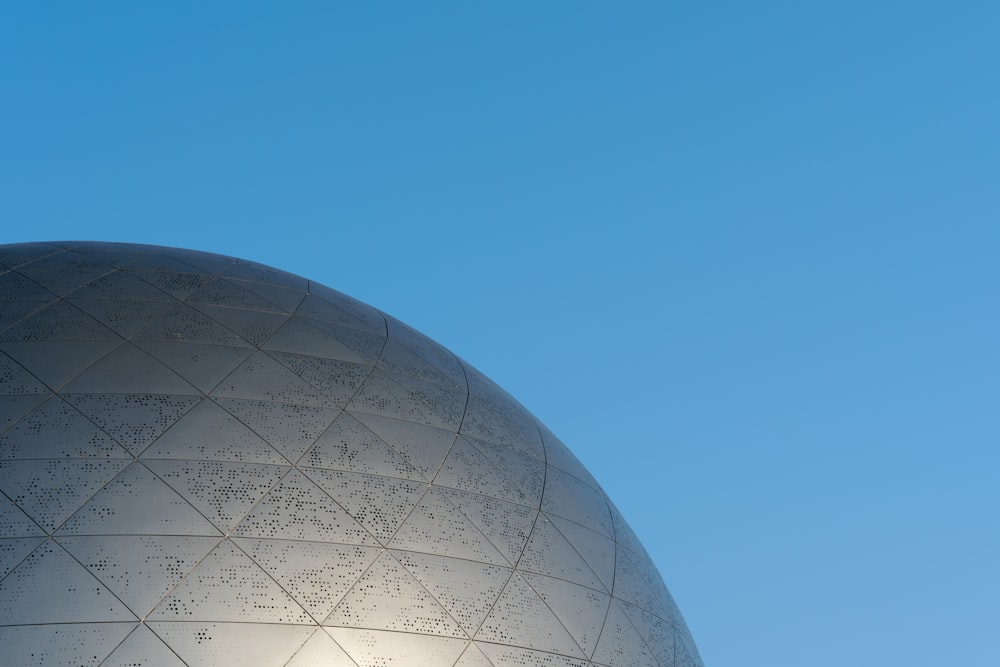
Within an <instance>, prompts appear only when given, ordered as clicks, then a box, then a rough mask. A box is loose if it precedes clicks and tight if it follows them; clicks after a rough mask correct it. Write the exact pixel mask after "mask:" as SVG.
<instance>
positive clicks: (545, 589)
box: [524, 572, 611, 656]
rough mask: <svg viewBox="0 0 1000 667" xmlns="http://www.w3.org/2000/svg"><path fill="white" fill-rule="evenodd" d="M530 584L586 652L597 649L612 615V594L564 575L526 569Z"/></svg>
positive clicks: (525, 576) (586, 653) (525, 575)
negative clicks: (533, 572) (557, 577)
mask: <svg viewBox="0 0 1000 667" xmlns="http://www.w3.org/2000/svg"><path fill="white" fill-rule="evenodd" d="M524 578H525V579H526V580H527V582H528V584H530V585H531V587H532V588H534V589H535V592H536V593H538V595H539V596H541V598H542V600H544V601H545V604H546V605H547V606H548V607H549V609H551V610H552V613H554V614H555V615H556V618H558V619H559V621H560V622H561V623H562V624H563V626H564V627H565V628H566V629H567V630H569V633H570V634H571V635H572V636H573V639H575V640H576V643H577V644H579V645H580V648H582V649H583V652H584V654H585V655H588V656H589V655H590V654H592V653H593V652H594V647H595V646H597V639H598V637H599V636H600V634H601V628H602V627H603V625H604V619H605V617H607V615H608V605H609V604H610V603H611V596H610V595H608V594H607V593H601V592H599V591H595V590H594V589H592V588H586V587H585V586H578V585H577V584H574V583H571V582H568V581H565V580H563V579H554V578H553V577H545V576H542V575H540V574H531V573H530V572H526V573H524Z"/></svg>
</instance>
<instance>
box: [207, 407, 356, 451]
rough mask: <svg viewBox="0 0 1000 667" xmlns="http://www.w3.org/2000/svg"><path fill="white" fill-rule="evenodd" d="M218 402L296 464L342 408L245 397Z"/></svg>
mask: <svg viewBox="0 0 1000 667" xmlns="http://www.w3.org/2000/svg"><path fill="white" fill-rule="evenodd" d="M215 402H216V403H218V404H219V405H220V406H222V407H223V408H224V409H226V410H227V411H228V412H229V413H230V414H232V415H234V416H235V417H236V418H237V419H239V420H240V421H241V422H243V423H244V424H246V425H247V426H249V427H250V428H252V429H253V430H254V431H255V432H256V433H257V434H259V435H260V436H261V437H262V438H264V440H266V441H267V442H268V444H270V445H271V446H272V447H274V448H275V449H276V450H278V451H279V452H281V454H282V455H284V457H285V458H286V459H288V460H289V461H292V462H296V461H298V460H299V458H301V456H302V453H303V452H305V451H306V450H307V449H308V448H309V446H310V445H312V444H313V443H314V442H315V441H316V439H317V438H318V437H319V436H320V434H322V433H323V431H324V430H326V428H327V427H328V426H329V425H330V422H332V421H333V420H334V419H336V417H337V415H339V414H340V409H339V408H334V407H326V406H311V405H292V404H290V403H272V402H270V401H250V400H246V399H241V398H216V399H215Z"/></svg>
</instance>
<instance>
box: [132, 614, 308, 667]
mask: <svg viewBox="0 0 1000 667" xmlns="http://www.w3.org/2000/svg"><path fill="white" fill-rule="evenodd" d="M149 627H150V629H152V630H153V632H155V633H156V634H157V635H159V636H160V637H163V641H164V642H165V643H166V644H167V645H168V646H170V648H172V649H173V650H175V651H176V652H177V654H178V655H179V656H180V657H181V659H182V660H183V661H184V663H185V664H186V665H188V666H189V667H219V666H220V665H275V666H277V665H284V664H286V663H287V662H288V661H289V660H291V658H292V656H293V655H295V652H296V651H298V650H299V647H301V646H302V644H304V643H305V641H306V640H307V639H308V638H309V636H310V635H312V634H313V632H314V631H315V629H316V626H313V625H279V624H277V623H211V622H202V623H185V622H171V621H159V622H150V623H149Z"/></svg>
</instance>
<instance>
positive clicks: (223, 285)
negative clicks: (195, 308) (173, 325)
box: [184, 278, 282, 313]
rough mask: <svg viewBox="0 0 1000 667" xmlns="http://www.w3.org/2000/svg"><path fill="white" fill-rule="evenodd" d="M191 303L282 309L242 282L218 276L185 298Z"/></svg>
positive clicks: (227, 306)
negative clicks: (244, 286)
mask: <svg viewBox="0 0 1000 667" xmlns="http://www.w3.org/2000/svg"><path fill="white" fill-rule="evenodd" d="M184 301H185V302H186V303H188V304H189V305H194V304H199V305H202V304H204V305H208V306H223V307H226V308H235V309H239V310H252V311H260V312H271V313H280V312H282V310H281V309H280V308H278V307H277V306H276V305H275V304H273V303H271V302H270V301H268V300H267V299H264V298H263V297H261V296H260V295H258V294H254V293H253V292H251V291H248V290H246V289H244V288H243V286H242V285H241V284H240V282H238V281H235V280H229V279H227V278H216V279H215V280H213V281H212V282H210V283H208V284H207V285H205V286H203V287H201V288H200V289H198V290H197V291H196V292H194V293H193V294H191V295H190V296H189V297H188V298H187V299H185V300H184Z"/></svg>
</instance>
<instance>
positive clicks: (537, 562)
mask: <svg viewBox="0 0 1000 667" xmlns="http://www.w3.org/2000/svg"><path fill="white" fill-rule="evenodd" d="M517 566H518V568H520V569H522V570H527V571H529V572H537V573H539V574H545V575H548V576H550V577H557V578H559V579H566V580H567V581H572V582H574V583H577V584H580V585H581V586H587V587H589V588H594V589H597V590H601V589H603V588H604V586H603V585H602V584H601V580H600V579H598V577H597V575H595V574H594V571H593V570H591V569H590V566H589V565H587V561H585V560H584V559H583V557H582V556H580V554H578V553H577V552H576V549H574V548H573V545H572V544H570V543H569V542H567V541H566V538H565V537H563V535H562V533H560V532H559V531H558V530H556V528H555V526H553V525H552V522H551V521H550V520H549V519H548V517H547V516H546V515H545V514H544V513H542V514H540V515H539V517H538V520H537V521H535V528H534V530H532V531H531V537H530V538H528V544H527V545H526V546H525V548H524V553H523V554H522V555H521V560H520V561H518V564H517Z"/></svg>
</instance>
